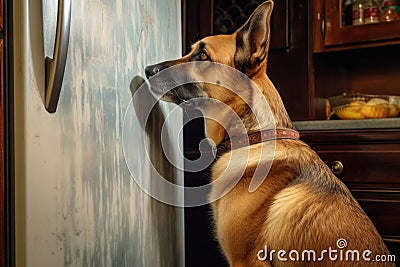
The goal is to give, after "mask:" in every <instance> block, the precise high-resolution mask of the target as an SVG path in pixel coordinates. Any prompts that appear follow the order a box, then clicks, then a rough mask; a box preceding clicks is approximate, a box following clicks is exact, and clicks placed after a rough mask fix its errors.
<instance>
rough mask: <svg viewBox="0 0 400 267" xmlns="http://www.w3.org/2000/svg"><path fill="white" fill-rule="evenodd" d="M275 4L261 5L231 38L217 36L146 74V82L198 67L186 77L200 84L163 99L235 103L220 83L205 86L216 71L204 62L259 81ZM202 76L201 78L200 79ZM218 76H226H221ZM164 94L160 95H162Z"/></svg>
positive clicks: (179, 88)
mask: <svg viewBox="0 0 400 267" xmlns="http://www.w3.org/2000/svg"><path fill="white" fill-rule="evenodd" d="M272 9H273V2H272V1H271V0H268V1H266V2H264V3H263V4H261V5H260V6H259V7H258V8H257V9H256V10H255V11H254V12H253V14H252V15H251V16H250V18H249V19H248V21H247V22H246V23H245V24H244V25H243V26H242V27H241V28H240V29H238V30H237V31H236V32H235V33H233V34H231V35H215V36H209V37H206V38H204V39H202V40H200V41H198V42H196V43H195V44H194V45H193V46H192V50H191V52H190V53H189V54H187V55H186V56H184V57H182V58H179V59H177V60H171V61H166V62H162V63H158V64H155V65H152V66H148V67H147V68H146V70H145V73H146V76H147V78H150V77H152V76H155V74H158V73H160V72H161V71H163V70H165V69H168V68H170V67H172V66H176V65H179V64H182V63H190V62H193V63H195V65H196V63H199V64H197V66H195V67H193V68H187V69H186V71H185V72H186V73H185V74H186V75H189V76H191V77H190V80H192V81H194V80H196V79H197V78H198V79H199V80H198V81H199V82H197V83H191V84H186V85H184V86H176V87H175V88H168V91H166V92H162V93H163V94H164V96H163V99H164V100H166V101H169V102H174V103H177V104H180V103H182V102H185V101H187V100H190V99H193V98H204V97H205V98H212V99H217V100H218V101H221V102H223V103H229V102H232V99H236V98H237V95H235V94H234V93H233V92H232V91H231V90H228V89H226V88H224V87H223V86H218V84H219V81H218V79H217V78H215V79H214V78H213V79H214V80H213V82H212V83H204V82H202V81H204V79H206V80H209V79H208V77H205V75H207V72H208V73H209V75H214V76H215V69H214V68H210V67H207V64H201V63H205V62H210V63H212V62H215V63H220V64H223V65H227V66H229V67H231V68H235V69H237V70H239V71H241V72H242V73H244V74H245V75H247V76H248V77H250V78H253V77H256V76H257V75H259V74H260V73H264V74H265V71H266V58H267V53H268V47H269V40H270V17H271V13H272ZM199 74H201V77H200V76H199ZM219 75H223V74H221V73H219ZM159 93H161V92H159Z"/></svg>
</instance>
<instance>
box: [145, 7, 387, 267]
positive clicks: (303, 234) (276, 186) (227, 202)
mask: <svg viewBox="0 0 400 267" xmlns="http://www.w3.org/2000/svg"><path fill="white" fill-rule="evenodd" d="M272 9H273V2H272V1H271V0H268V1H266V2H264V3H263V4H261V5H260V6H259V7H258V8H257V9H256V10H255V11H254V12H253V14H252V15H251V16H250V18H249V19H248V21H247V22H246V23H245V24H244V25H243V26H242V27H241V28H240V29H238V30H237V31H236V32H235V33H233V34H231V35H216V36H209V37H206V38H204V39H202V40H200V41H198V42H197V43H195V44H194V45H193V46H192V50H191V52H190V53H189V54H188V55H186V56H184V57H182V58H180V59H177V60H173V61H166V62H162V63H159V64H156V65H152V66H148V67H147V68H146V70H145V72H146V76H147V77H148V78H150V77H151V76H155V74H157V73H159V72H161V71H162V70H164V69H167V68H170V67H172V66H176V65H178V64H182V63H187V62H216V63H220V64H224V65H227V66H229V67H231V68H234V69H236V70H238V71H240V72H241V73H243V74H245V75H246V76H247V77H248V78H249V79H251V81H252V82H253V83H254V84H256V85H257V88H258V90H259V91H260V92H261V95H262V96H263V97H264V98H265V100H266V101H267V102H268V104H269V106H270V109H271V112H272V115H273V118H274V124H275V125H272V126H273V127H274V128H276V129H287V130H288V132H292V133H293V132H294V126H293V124H292V122H291V120H290V118H289V116H288V114H287V112H286V109H285V107H284V105H283V102H282V100H281V98H280V96H279V94H278V92H277V90H276V89H275V87H274V85H273V84H272V82H271V81H270V80H269V78H268V77H267V74H266V68H267V54H268V47H269V40H270V17H271V13H272ZM199 71H202V72H207V68H203V69H201V70H200V69H199ZM187 75H196V73H193V71H192V72H191V73H187ZM232 79H235V78H234V77H232ZM152 90H154V89H152ZM198 97H202V98H209V99H215V100H218V101H219V102H222V103H224V104H225V105H227V106H229V107H230V108H231V109H232V110H234V111H235V113H236V114H237V116H238V117H239V118H240V120H241V121H242V123H243V124H244V126H245V129H246V131H247V134H248V135H249V136H250V135H251V133H254V132H261V131H264V130H268V129H267V128H266V127H271V125H269V123H264V122H263V121H258V122H257V123H255V122H254V119H255V116H254V113H257V112H259V110H258V111H257V110H254V109H257V105H256V106H255V107H254V108H253V109H249V107H248V105H247V104H246V103H245V102H244V101H243V99H242V98H241V97H238V96H237V95H235V94H234V93H233V92H231V91H229V90H228V89H226V88H224V87H222V86H218V84H209V83H198V84H196V85H195V86H192V87H185V86H179V87H177V88H174V89H172V90H170V91H168V92H166V93H165V95H164V96H163V99H164V100H166V101H169V102H174V103H176V104H181V103H182V102H184V101H188V100H190V99H193V98H198ZM215 112H218V110H215ZM259 113H260V112H259ZM261 113H262V112H261ZM225 119H226V120H228V121H229V117H228V118H225ZM261 120H262V116H261ZM227 125H229V123H228V124H227ZM255 125H258V126H255ZM205 135H206V137H208V138H209V139H211V140H212V141H213V142H214V143H215V145H216V146H219V145H220V144H221V143H223V142H225V141H224V140H225V139H226V138H227V129H224V127H223V126H222V125H221V123H216V122H215V121H213V120H211V119H207V118H206V119H205ZM296 139H297V138H275V140H274V141H275V143H276V144H275V154H274V157H273V161H272V163H271V164H272V165H271V168H270V171H269V173H268V175H267V176H266V177H265V179H264V180H263V182H262V183H261V185H260V186H259V187H258V188H257V190H255V191H253V192H250V191H249V185H250V183H251V179H252V174H253V173H254V171H255V168H256V166H259V165H261V166H262V165H263V164H264V163H265V161H267V160H266V159H264V157H263V154H262V152H260V151H261V150H262V149H263V147H264V146H265V144H266V143H268V142H269V141H266V142H255V143H250V144H249V146H248V147H247V149H248V158H249V160H248V161H247V163H246V164H247V165H246V169H245V170H244V172H243V173H242V174H241V176H240V180H239V182H238V183H237V184H236V185H235V186H234V187H233V189H232V190H230V191H229V192H228V193H227V194H225V195H224V196H223V197H222V198H220V199H218V200H216V201H214V202H213V203H212V204H211V206H212V210H213V218H214V224H215V235H216V238H217V239H218V241H219V244H220V246H221V248H222V251H223V253H224V255H225V256H226V258H227V260H228V262H229V265H230V266H234V267H239V266H395V265H394V263H393V262H378V260H379V258H375V256H376V255H378V256H379V255H389V251H388V249H387V248H386V246H385V244H384V242H383V241H382V239H381V237H380V235H379V234H378V232H377V230H376V229H375V227H374V225H373V223H372V222H371V220H370V219H369V218H368V217H367V215H366V214H365V213H364V211H363V210H362V208H361V207H360V205H359V204H358V202H357V201H356V200H355V199H354V198H353V196H352V195H351V193H350V191H349V190H348V188H347V187H346V186H345V185H344V184H343V183H342V182H341V181H340V180H339V179H338V178H336V177H335V175H334V174H333V173H332V172H331V170H330V169H329V168H328V167H327V166H326V165H325V163H324V162H323V161H322V160H321V159H320V158H319V157H318V155H317V154H316V153H315V152H314V151H313V150H312V149H311V148H310V147H309V146H308V145H307V144H305V143H303V142H302V141H300V140H298V139H297V140H296ZM238 149H239V150H240V149H243V148H238ZM233 151H234V150H227V151H225V152H224V153H221V154H220V155H219V157H217V159H216V161H215V162H214V163H213V166H212V169H211V180H212V181H215V180H217V179H218V178H219V177H220V176H221V175H222V173H224V174H225V175H226V174H228V175H232V176H234V175H235V173H234V172H236V171H237V170H235V168H231V166H232V165H229V164H230V161H231V160H232V158H231V156H232V153H233ZM268 160H269V159H268ZM221 190H222V191H223V190H224V189H223V188H221V187H220V186H215V187H213V188H212V189H211V194H210V195H215V194H218V193H219V191H221ZM339 241H343V242H347V243H346V244H344V245H339ZM356 250H357V251H356ZM314 252H315V253H314ZM375 259H378V260H375Z"/></svg>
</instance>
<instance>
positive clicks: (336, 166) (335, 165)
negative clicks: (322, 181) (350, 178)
mask: <svg viewBox="0 0 400 267" xmlns="http://www.w3.org/2000/svg"><path fill="white" fill-rule="evenodd" d="M331 170H332V172H333V173H334V174H335V175H341V174H342V172H343V163H341V162H340V161H338V160H335V161H334V162H332V164H331Z"/></svg>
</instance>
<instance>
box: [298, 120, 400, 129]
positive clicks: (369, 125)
mask: <svg viewBox="0 0 400 267" xmlns="http://www.w3.org/2000/svg"><path fill="white" fill-rule="evenodd" d="M294 125H295V127H296V128H297V130H299V131H312V130H353V129H390V128H399V130H400V118H389V119H364V120H316V121H295V122H294Z"/></svg>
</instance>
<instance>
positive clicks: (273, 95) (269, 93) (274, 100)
mask: <svg viewBox="0 0 400 267" xmlns="http://www.w3.org/2000/svg"><path fill="white" fill-rule="evenodd" d="M259 73H261V74H259V75H258V76H255V77H252V80H253V82H254V83H255V84H256V85H257V87H258V89H259V90H260V91H261V94H258V95H259V97H258V98H255V99H253V100H252V101H253V103H251V104H252V107H251V108H250V107H249V106H248V105H247V104H246V103H245V102H244V101H239V102H236V103H239V104H237V105H235V106H231V108H232V110H234V111H235V112H236V114H237V115H238V116H239V118H240V120H241V121H240V122H237V123H229V122H228V123H227V122H226V121H228V120H229V119H230V118H231V114H229V113H227V114H220V117H221V118H223V120H224V123H225V125H229V127H230V129H229V132H230V133H231V134H232V133H233V134H234V135H236V136H228V133H227V131H226V130H225V129H224V127H223V126H222V125H221V124H219V123H218V122H216V121H215V120H211V119H206V120H205V134H206V137H207V138H210V139H211V140H213V142H214V143H215V145H219V144H220V143H221V142H222V141H224V140H227V139H229V138H233V137H237V136H240V135H242V136H243V135H246V134H249V133H253V132H257V131H264V130H268V129H274V128H287V129H294V126H293V124H292V121H291V120H290V118H289V115H288V113H287V111H286V109H285V106H284V105H283V102H282V99H281V97H280V96H279V93H278V91H277V90H276V89H275V87H274V85H273V84H272V82H271V81H270V79H269V78H268V77H267V75H266V72H265V71H262V72H259ZM265 100H267V102H268V104H269V107H270V109H271V112H272V115H273V120H272V119H271V116H270V114H268V111H267V110H265V105H263V103H262V102H264V101H265ZM217 112H221V111H217ZM239 124H240V125H239ZM243 126H244V127H243Z"/></svg>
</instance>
